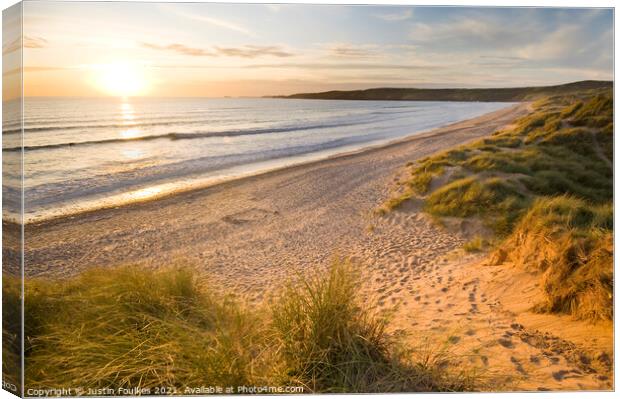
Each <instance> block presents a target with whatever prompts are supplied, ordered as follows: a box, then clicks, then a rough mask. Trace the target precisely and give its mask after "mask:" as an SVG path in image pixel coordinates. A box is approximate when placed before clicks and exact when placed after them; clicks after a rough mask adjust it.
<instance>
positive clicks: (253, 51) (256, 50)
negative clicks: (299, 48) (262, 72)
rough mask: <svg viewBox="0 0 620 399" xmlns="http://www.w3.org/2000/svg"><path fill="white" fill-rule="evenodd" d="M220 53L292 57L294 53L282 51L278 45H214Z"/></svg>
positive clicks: (255, 56) (234, 55)
mask: <svg viewBox="0 0 620 399" xmlns="http://www.w3.org/2000/svg"><path fill="white" fill-rule="evenodd" d="M215 50H216V51H217V52H218V54H220V55H225V56H228V57H242V58H257V57H261V56H272V57H280V58H282V57H292V56H293V55H294V54H293V53H289V52H287V51H284V50H283V49H282V48H281V47H279V46H254V45H246V46H243V47H215Z"/></svg>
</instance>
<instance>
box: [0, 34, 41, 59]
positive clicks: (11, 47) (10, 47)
mask: <svg viewBox="0 0 620 399" xmlns="http://www.w3.org/2000/svg"><path fill="white" fill-rule="evenodd" d="M47 44H48V42H47V40H45V39H44V38H42V37H38V36H24V40H23V42H22V40H21V38H17V39H15V40H13V41H10V42H7V43H3V45H2V54H3V55H6V54H9V53H12V52H14V51H17V50H19V49H21V48H22V45H23V47H24V48H44V47H47Z"/></svg>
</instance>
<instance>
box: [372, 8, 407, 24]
mask: <svg viewBox="0 0 620 399" xmlns="http://www.w3.org/2000/svg"><path fill="white" fill-rule="evenodd" d="M375 17H377V18H379V19H382V20H384V21H388V22H396V21H405V20H407V19H410V18H411V17H413V10H412V9H408V10H403V11H401V12H395V13H388V14H377V15H375Z"/></svg>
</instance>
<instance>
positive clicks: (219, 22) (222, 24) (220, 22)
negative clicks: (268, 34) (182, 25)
mask: <svg viewBox="0 0 620 399" xmlns="http://www.w3.org/2000/svg"><path fill="white" fill-rule="evenodd" d="M160 8H162V9H164V10H165V11H166V12H171V13H174V14H176V15H177V16H179V17H183V18H187V19H192V20H194V21H200V22H206V23H208V24H209V25H213V26H217V27H218V28H223V29H227V30H230V31H233V32H237V33H241V34H244V35H246V36H251V37H255V36H256V35H255V34H254V32H252V31H250V30H249V29H246V28H245V27H243V26H241V25H239V24H236V23H234V22H230V21H228V20H225V19H222V18H214V17H207V16H205V15H199V14H196V13H187V12H184V11H181V10H179V9H178V8H176V7H172V6H170V5H167V4H161V5H160Z"/></svg>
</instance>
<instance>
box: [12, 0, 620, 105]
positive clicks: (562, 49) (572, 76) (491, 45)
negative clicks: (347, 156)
mask: <svg viewBox="0 0 620 399" xmlns="http://www.w3.org/2000/svg"><path fill="white" fill-rule="evenodd" d="M6 18H7V15H5V19H6ZM23 23H24V26H23V31H24V37H23V46H24V49H23V62H24V93H25V95H26V96H106V95H107V96H118V95H124V96H180V97H183V96H205V97H220V96H263V95H279V94H292V93H297V92H314V91H324V90H333V89H338V90H348V89H363V88H370V87H386V86H389V87H514V86H529V85H550V84H560V83H566V82H571V81H577V80H584V79H605V80H611V79H613V11H612V10H611V9H587V8H582V9H564V8H553V9H551V8H488V7H486V8H485V7H478V8H463V7H411V6H409V7H405V6H351V5H343V6H337V5H301V4H294V5H264V4H246V5H240V4H205V3H193V4H192V3H185V4H182V3H92V2H88V3H73V2H48V1H46V2H37V1H31V2H26V3H24V9H23ZM7 37H8V39H7ZM3 41H4V42H3V54H5V55H7V54H10V53H11V52H13V53H15V52H19V46H17V50H15V47H16V46H14V45H13V46H12V44H11V42H10V35H8V36H7V35H6V33H5V39H3ZM5 64H6V62H5ZM9 67H10V65H9V66H5V68H4V70H3V74H4V75H5V78H6V77H7V75H11V74H13V75H15V71H16V70H15V69H14V68H13V69H9Z"/></svg>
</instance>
